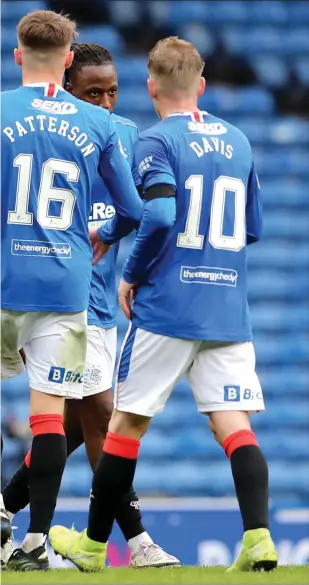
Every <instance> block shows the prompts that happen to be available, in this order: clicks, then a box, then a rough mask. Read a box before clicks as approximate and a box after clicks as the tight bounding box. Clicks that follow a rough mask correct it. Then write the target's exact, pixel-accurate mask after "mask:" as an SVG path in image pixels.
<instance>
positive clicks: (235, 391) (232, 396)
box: [224, 386, 240, 402]
mask: <svg viewBox="0 0 309 585" xmlns="http://www.w3.org/2000/svg"><path fill="white" fill-rule="evenodd" d="M224 402H240V386H224Z"/></svg>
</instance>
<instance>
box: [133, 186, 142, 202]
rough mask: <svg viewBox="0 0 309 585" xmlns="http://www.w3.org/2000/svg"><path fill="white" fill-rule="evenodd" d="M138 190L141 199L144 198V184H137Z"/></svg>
mask: <svg viewBox="0 0 309 585" xmlns="http://www.w3.org/2000/svg"><path fill="white" fill-rule="evenodd" d="M135 187H136V191H137V192H138V194H139V196H140V198H141V199H144V189H143V185H135Z"/></svg>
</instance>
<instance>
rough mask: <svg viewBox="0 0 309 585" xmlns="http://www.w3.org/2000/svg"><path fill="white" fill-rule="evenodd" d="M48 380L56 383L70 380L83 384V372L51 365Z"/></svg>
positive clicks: (73, 382) (71, 382)
mask: <svg viewBox="0 0 309 585" xmlns="http://www.w3.org/2000/svg"><path fill="white" fill-rule="evenodd" d="M48 381H49V382H54V383H55V384H63V383H64V382H69V383H70V384H75V383H78V384H82V383H83V381H84V380H83V374H82V373H80V372H72V371H71V370H68V371H66V369H65V368H60V367H58V366H51V368H50V370H49V374H48Z"/></svg>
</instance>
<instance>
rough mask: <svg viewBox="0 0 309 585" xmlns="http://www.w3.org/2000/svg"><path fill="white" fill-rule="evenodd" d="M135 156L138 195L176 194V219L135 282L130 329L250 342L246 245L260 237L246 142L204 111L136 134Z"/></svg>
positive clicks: (178, 116)
mask: <svg viewBox="0 0 309 585" xmlns="http://www.w3.org/2000/svg"><path fill="white" fill-rule="evenodd" d="M135 158H136V164H137V166H138V169H139V173H140V176H141V179H142V183H143V188H144V191H145V190H147V189H149V188H150V187H151V186H153V185H157V184H164V183H165V184H170V185H173V186H174V187H175V188H176V219H175V222H174V224H173V227H170V228H169V229H168V232H167V235H166V236H165V238H164V241H163V245H162V246H161V247H160V248H159V251H158V252H157V254H156V256H155V257H154V258H153V259H152V260H150V261H149V264H148V266H147V269H146V272H145V275H144V278H143V279H142V281H141V282H139V287H138V291H137V296H136V300H135V302H134V305H133V313H132V315H133V316H132V320H133V323H134V324H135V325H136V326H137V327H139V328H142V329H146V330H148V331H151V332H154V333H158V334H161V335H167V336H171V337H178V338H184V339H196V340H213V341H228V342H229V341H231V342H233V341H246V340H250V339H251V337H252V332H251V323H250V315H249V310H248V303H247V253H246V245H247V244H250V243H252V242H254V241H256V240H258V239H259V236H260V231H261V206H260V200H259V184H258V179H257V176H256V173H255V169H254V164H253V157H252V151H251V147H250V144H249V142H248V140H247V138H246V137H245V136H244V134H243V133H242V132H241V131H240V130H238V129H237V128H235V127H234V126H232V125H231V124H229V123H227V122H226V121H224V120H221V119H219V118H216V117H215V116H212V115H210V114H207V112H194V113H192V112H191V113H190V112H189V113H181V114H172V115H170V116H169V117H167V118H166V119H164V120H162V121H160V122H159V123H158V124H156V125H155V126H154V127H152V128H150V129H149V130H147V131H145V132H143V133H142V134H141V136H140V139H139V140H138V142H137V145H136V149H135ZM162 203H164V201H163V202H162ZM141 229H142V228H141ZM154 238H155V234H154V235H153V236H152V240H153V242H154ZM154 246H155V243H154ZM127 282H132V280H127Z"/></svg>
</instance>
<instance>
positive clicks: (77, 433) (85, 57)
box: [3, 43, 179, 567]
mask: <svg viewBox="0 0 309 585" xmlns="http://www.w3.org/2000/svg"><path fill="white" fill-rule="evenodd" d="M71 48H72V50H73V51H74V61H73V63H72V65H71V67H70V68H69V69H67V70H66V72H65V85H64V86H65V89H66V90H67V91H69V92H70V93H71V94H72V95H74V96H75V97H77V98H78V99H80V100H83V101H87V102H89V103H92V104H94V105H97V106H99V107H102V108H105V109H107V110H108V111H109V112H111V113H112V112H113V110H114V108H115V105H116V100H117V93H118V81H117V73H116V69H115V65H114V62H113V59H112V57H111V55H110V53H109V52H108V51H107V50H106V49H105V48H104V47H102V46H101V45H97V44H93V43H86V44H84V43H75V44H74V45H73V46H72V47H71ZM112 118H113V120H114V122H115V123H116V124H117V129H118V134H119V140H120V141H121V147H122V148H123V151H124V153H125V156H126V158H127V160H128V162H129V163H130V166H131V168H132V172H133V177H134V180H135V184H136V187H137V189H139V188H140V187H141V180H140V177H139V175H138V173H137V170H136V168H135V167H134V164H133V146H134V143H135V141H136V139H137V137H138V129H137V127H136V125H135V124H134V123H133V122H132V121H131V120H127V119H126V118H122V117H120V116H117V115H115V114H113V115H112ZM91 198H92V201H91V212H90V217H89V225H90V226H97V227H99V226H100V225H102V224H103V223H104V221H106V220H107V219H110V218H111V217H113V216H114V215H115V207H114V205H113V201H112V198H111V196H110V194H109V192H108V190H107V189H106V187H105V186H104V183H102V179H101V178H100V177H99V176H98V179H97V181H96V182H95V184H94V186H93V188H92V194H91ZM118 248H119V246H118V244H115V245H114V246H113V247H112V248H111V250H110V251H109V252H108V254H106V256H105V257H104V258H102V259H101V260H100V262H99V263H98V264H96V265H95V266H93V269H92V280H91V288H90V301H89V308H88V327H87V353H86V367H85V372H84V383H83V400H72V399H70V400H66V403H65V411H64V429H65V434H66V439H67V456H69V455H70V454H71V453H73V451H75V450H76V449H77V448H78V447H80V445H82V443H83V442H85V446H86V450H87V454H88V458H89V462H90V465H91V467H92V469H93V470H94V469H95V467H96V465H97V463H98V461H99V458H100V455H101V452H102V447H103V443H104V439H105V436H106V432H107V428H108V423H109V420H110V417H111V413H112V408H113V392H112V379H113V372H114V366H115V359H116V341H117V329H116V299H117V292H116V259H117V253H118ZM28 472H29V470H28V467H27V465H26V463H25V462H24V463H23V464H22V465H21V467H20V468H19V469H18V471H17V472H16V473H15V475H14V476H13V478H12V479H11V481H10V482H9V483H8V485H7V486H6V487H5V489H4V491H3V498H4V503H5V507H6V510H7V511H9V512H10V514H12V515H13V514H16V513H17V512H18V511H19V510H21V509H23V508H24V507H25V506H26V505H27V504H28V502H29V489H28ZM116 520H117V522H118V524H119V526H120V528H121V530H122V532H123V534H124V537H125V539H126V540H127V541H128V545H129V548H130V552H131V561H130V565H131V566H132V567H145V566H148V567H149V566H156V567H158V566H162V565H164V566H170V565H175V564H179V561H178V560H177V559H176V558H175V557H173V556H172V555H169V554H167V553H166V552H165V551H163V550H162V549H161V548H160V547H158V546H157V545H155V544H154V543H153V541H152V539H151V538H150V536H149V535H148V534H147V532H146V531H145V528H144V527H143V524H142V519H141V512H140V509H139V502H138V498H137V495H136V493H135V491H134V489H133V488H131V489H130V490H129V491H128V493H127V494H125V496H124V498H123V500H122V502H121V505H120V506H119V510H118V512H117V516H116ZM8 548H9V547H8V546H7V547H6V551H5V554H8ZM4 556H5V555H3V557H4Z"/></svg>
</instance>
